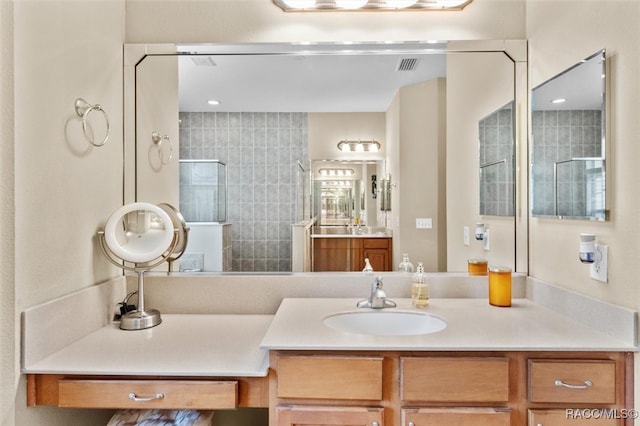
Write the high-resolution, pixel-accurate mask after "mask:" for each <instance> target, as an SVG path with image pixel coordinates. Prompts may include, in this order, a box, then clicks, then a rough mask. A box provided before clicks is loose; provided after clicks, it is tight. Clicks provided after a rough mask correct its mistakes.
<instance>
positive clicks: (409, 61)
mask: <svg viewBox="0 0 640 426" xmlns="http://www.w3.org/2000/svg"><path fill="white" fill-rule="evenodd" d="M419 61H420V59H418V58H402V59H400V62H398V68H396V71H413V70H415V69H416V67H417V66H418V62H419Z"/></svg>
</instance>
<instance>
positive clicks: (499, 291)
mask: <svg viewBox="0 0 640 426" xmlns="http://www.w3.org/2000/svg"><path fill="white" fill-rule="evenodd" d="M489 304H491V305H493V306H504V307H508V306H511V269H510V268H505V267H502V266H498V267H493V266H492V267H491V268H489Z"/></svg>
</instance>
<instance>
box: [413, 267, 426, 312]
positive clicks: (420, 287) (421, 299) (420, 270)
mask: <svg viewBox="0 0 640 426" xmlns="http://www.w3.org/2000/svg"><path fill="white" fill-rule="evenodd" d="M411 305H412V306H413V307H414V308H419V309H424V308H426V307H427V305H429V284H427V279H426V277H425V275H424V266H423V265H422V262H418V267H417V268H416V273H415V274H413V279H412V282H411Z"/></svg>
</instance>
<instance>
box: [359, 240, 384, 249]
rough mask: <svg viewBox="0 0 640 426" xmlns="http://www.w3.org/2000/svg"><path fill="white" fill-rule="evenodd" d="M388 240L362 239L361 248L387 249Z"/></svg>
mask: <svg viewBox="0 0 640 426" xmlns="http://www.w3.org/2000/svg"><path fill="white" fill-rule="evenodd" d="M389 240H390V239H389V238H363V239H362V247H363V248H366V249H373V248H380V249H386V248H389Z"/></svg>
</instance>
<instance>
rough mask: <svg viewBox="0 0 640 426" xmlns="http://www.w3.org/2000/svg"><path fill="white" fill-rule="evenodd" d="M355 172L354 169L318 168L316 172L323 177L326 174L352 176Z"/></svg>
mask: <svg viewBox="0 0 640 426" xmlns="http://www.w3.org/2000/svg"><path fill="white" fill-rule="evenodd" d="M355 173H356V171H355V170H354V169H320V170H318V174H320V176H323V177H327V176H353V175H354V174H355Z"/></svg>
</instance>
